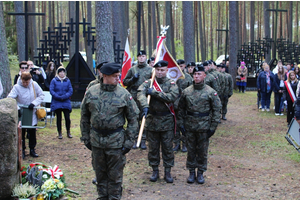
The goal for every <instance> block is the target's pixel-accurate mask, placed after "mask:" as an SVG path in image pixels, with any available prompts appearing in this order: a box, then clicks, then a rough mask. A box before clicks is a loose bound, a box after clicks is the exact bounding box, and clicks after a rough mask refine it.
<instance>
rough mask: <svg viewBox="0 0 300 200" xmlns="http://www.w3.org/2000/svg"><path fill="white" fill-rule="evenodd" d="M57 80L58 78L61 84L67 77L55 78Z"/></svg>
mask: <svg viewBox="0 0 300 200" xmlns="http://www.w3.org/2000/svg"><path fill="white" fill-rule="evenodd" d="M57 78H58V79H59V80H60V81H61V82H63V81H64V80H65V79H66V78H67V76H65V77H63V78H60V77H59V76H57Z"/></svg>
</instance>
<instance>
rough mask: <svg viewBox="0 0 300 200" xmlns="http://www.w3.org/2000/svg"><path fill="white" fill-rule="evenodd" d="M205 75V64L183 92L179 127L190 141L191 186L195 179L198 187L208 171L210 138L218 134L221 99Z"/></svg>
mask: <svg viewBox="0 0 300 200" xmlns="http://www.w3.org/2000/svg"><path fill="white" fill-rule="evenodd" d="M205 76H206V74H205V72H204V68H203V65H197V66H196V67H195V68H194V74H193V77H194V83H193V85H191V86H189V87H188V88H186V89H185V90H183V92H182V95H181V97H180V100H179V105H178V124H179V126H180V129H181V130H182V132H185V135H186V140H187V149H188V155H187V161H186V167H187V168H188V169H189V171H190V175H189V177H188V179H187V182H188V183H194V182H195V179H196V181H197V183H199V184H203V183H204V182H205V180H204V177H203V172H205V171H206V170H207V154H208V145H209V138H210V137H211V136H212V135H213V134H214V133H215V131H216V129H217V126H218V121H219V119H220V110H221V102H220V99H219V97H218V94H217V92H216V91H215V90H214V89H212V88H211V87H209V86H208V85H206V84H205V82H204V79H205ZM196 168H198V171H197V177H196V175H195V174H196V172H195V169H196Z"/></svg>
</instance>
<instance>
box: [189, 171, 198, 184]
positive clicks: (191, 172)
mask: <svg viewBox="0 0 300 200" xmlns="http://www.w3.org/2000/svg"><path fill="white" fill-rule="evenodd" d="M195 178H196V177H195V170H191V171H190V176H189V177H188V178H187V183H194V182H195Z"/></svg>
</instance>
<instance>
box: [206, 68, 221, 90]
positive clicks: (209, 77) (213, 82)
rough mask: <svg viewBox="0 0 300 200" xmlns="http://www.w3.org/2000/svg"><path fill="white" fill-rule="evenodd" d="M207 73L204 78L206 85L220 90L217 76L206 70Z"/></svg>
mask: <svg viewBox="0 0 300 200" xmlns="http://www.w3.org/2000/svg"><path fill="white" fill-rule="evenodd" d="M205 74H206V77H205V79H204V83H205V84H206V85H208V86H210V87H211V88H212V89H214V90H215V91H218V88H219V85H218V83H217V78H216V77H215V76H214V75H213V74H211V73H209V72H205Z"/></svg>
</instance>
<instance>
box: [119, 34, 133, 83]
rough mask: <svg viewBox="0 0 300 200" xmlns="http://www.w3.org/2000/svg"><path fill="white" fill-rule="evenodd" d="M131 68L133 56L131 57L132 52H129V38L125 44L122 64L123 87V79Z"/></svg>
mask: <svg viewBox="0 0 300 200" xmlns="http://www.w3.org/2000/svg"><path fill="white" fill-rule="evenodd" d="M130 68H131V56H130V50H129V42H128V38H127V39H126V44H125V50H124V56H123V64H122V75H121V80H120V82H121V85H122V86H123V87H126V86H124V84H123V79H124V78H125V76H126V74H127V72H128V70H129V69H130Z"/></svg>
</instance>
